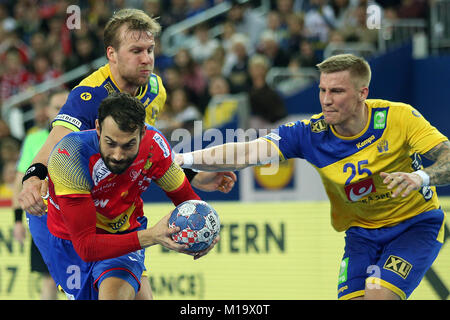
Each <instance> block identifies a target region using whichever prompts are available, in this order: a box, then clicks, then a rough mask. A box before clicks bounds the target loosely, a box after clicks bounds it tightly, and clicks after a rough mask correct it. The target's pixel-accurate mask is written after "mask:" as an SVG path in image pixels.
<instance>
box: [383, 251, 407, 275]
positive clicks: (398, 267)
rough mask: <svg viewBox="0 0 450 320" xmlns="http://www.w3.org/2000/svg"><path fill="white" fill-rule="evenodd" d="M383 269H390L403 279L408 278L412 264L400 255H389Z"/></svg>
mask: <svg viewBox="0 0 450 320" xmlns="http://www.w3.org/2000/svg"><path fill="white" fill-rule="evenodd" d="M383 269H386V270H390V271H392V272H394V273H396V274H398V275H399V276H400V277H402V278H403V279H406V277H407V276H408V274H409V272H410V271H411V269H412V265H411V264H410V263H409V262H408V261H406V260H404V259H402V258H400V257H396V256H389V258H387V260H386V263H385V264H384V266H383Z"/></svg>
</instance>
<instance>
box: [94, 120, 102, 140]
mask: <svg viewBox="0 0 450 320" xmlns="http://www.w3.org/2000/svg"><path fill="white" fill-rule="evenodd" d="M95 131H97V135H98V136H99V137H100V132H101V128H100V122H98V119H95Z"/></svg>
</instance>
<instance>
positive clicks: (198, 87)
mask: <svg viewBox="0 0 450 320" xmlns="http://www.w3.org/2000/svg"><path fill="white" fill-rule="evenodd" d="M174 65H175V66H176V68H177V69H178V71H179V72H180V76H181V79H182V81H183V85H184V86H185V87H187V88H189V90H191V91H192V92H193V93H194V94H195V97H193V100H192V102H193V103H195V104H196V103H197V101H198V99H199V97H200V96H201V95H202V94H203V91H204V90H205V88H206V81H205V78H204V76H203V73H202V70H201V68H200V67H199V65H198V64H197V63H196V62H195V61H194V59H193V58H192V56H191V54H190V52H189V50H188V49H186V48H182V49H180V50H178V52H177V54H176V55H175V58H174Z"/></svg>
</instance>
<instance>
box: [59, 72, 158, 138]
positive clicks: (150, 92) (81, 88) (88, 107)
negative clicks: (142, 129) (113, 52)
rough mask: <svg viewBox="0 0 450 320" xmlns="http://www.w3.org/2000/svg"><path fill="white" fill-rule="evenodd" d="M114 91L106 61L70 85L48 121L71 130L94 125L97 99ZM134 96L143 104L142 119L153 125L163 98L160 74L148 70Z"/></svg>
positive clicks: (115, 87) (99, 99)
mask: <svg viewBox="0 0 450 320" xmlns="http://www.w3.org/2000/svg"><path fill="white" fill-rule="evenodd" d="M117 91H120V89H119V87H118V86H117V84H116V83H115V82H114V79H113V77H112V75H111V70H110V67H109V64H106V65H104V66H102V67H100V68H99V69H98V70H96V71H95V72H93V73H92V74H90V75H89V76H88V77H86V78H85V79H83V80H82V81H81V82H80V84H79V85H78V86H76V87H75V88H73V89H72V91H71V92H70V94H69V96H68V98H67V101H66V103H65V104H64V106H63V107H62V108H61V110H60V112H59V113H58V115H57V116H56V117H55V119H54V120H53V123H52V125H53V126H56V125H62V126H65V127H67V128H69V129H70V130H72V131H80V130H89V129H94V128H95V119H97V110H98V106H99V105H100V102H101V101H102V100H103V99H105V98H106V97H107V96H108V95H109V94H111V93H113V92H117ZM136 98H137V99H139V100H140V101H141V102H142V103H143V104H144V107H145V110H146V118H145V121H146V122H147V123H148V124H150V125H154V123H155V120H156V117H157V116H158V114H159V113H160V112H161V111H162V109H163V107H164V104H165V101H166V89H165V88H164V86H163V84H162V81H161V78H160V77H159V76H157V75H156V74H152V75H151V76H150V78H149V82H148V84H147V85H145V86H142V87H139V89H138V92H137V94H136Z"/></svg>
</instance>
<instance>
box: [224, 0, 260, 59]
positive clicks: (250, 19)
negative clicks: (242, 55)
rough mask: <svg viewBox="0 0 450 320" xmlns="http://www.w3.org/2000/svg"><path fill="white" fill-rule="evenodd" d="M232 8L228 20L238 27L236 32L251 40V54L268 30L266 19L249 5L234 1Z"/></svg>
mask: <svg viewBox="0 0 450 320" xmlns="http://www.w3.org/2000/svg"><path fill="white" fill-rule="evenodd" d="M232 3H233V4H232V7H231V9H230V11H228V15H227V20H228V21H230V22H231V23H233V24H234V25H235V26H236V32H237V33H242V34H245V35H246V36H247V37H248V39H249V40H250V47H249V50H250V54H252V53H253V48H256V46H257V44H258V41H259V38H260V36H261V33H262V32H263V31H264V29H265V28H266V22H265V20H264V17H262V16H260V15H259V14H257V13H256V12H254V11H253V10H252V9H251V8H250V7H249V5H248V4H241V3H239V2H238V1H232Z"/></svg>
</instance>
